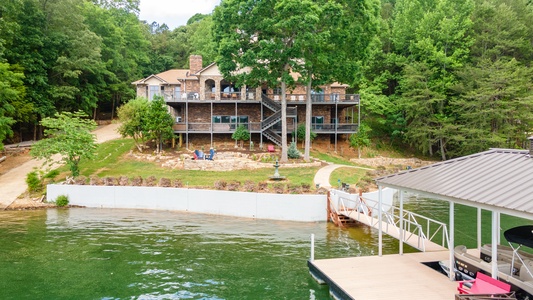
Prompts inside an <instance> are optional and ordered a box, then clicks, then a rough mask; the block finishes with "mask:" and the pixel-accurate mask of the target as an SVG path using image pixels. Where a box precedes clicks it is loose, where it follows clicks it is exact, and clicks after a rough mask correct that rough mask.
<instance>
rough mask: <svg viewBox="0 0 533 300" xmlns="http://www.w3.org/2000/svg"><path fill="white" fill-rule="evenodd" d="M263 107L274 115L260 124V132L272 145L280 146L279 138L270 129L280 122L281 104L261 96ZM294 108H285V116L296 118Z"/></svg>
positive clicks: (263, 95)
mask: <svg viewBox="0 0 533 300" xmlns="http://www.w3.org/2000/svg"><path fill="white" fill-rule="evenodd" d="M261 100H262V101H261V102H262V103H263V105H264V106H265V107H266V108H268V109H270V110H271V111H273V112H274V113H273V114H272V115H270V116H268V117H267V118H266V119H264V120H263V121H262V122H261V131H262V133H263V135H264V136H265V137H267V138H268V139H269V140H270V141H272V142H273V143H274V144H276V145H278V146H281V136H280V135H279V134H277V133H276V132H275V131H274V130H272V127H273V126H274V125H276V124H278V123H279V122H281V103H279V102H277V101H274V100H272V99H270V98H269V97H268V96H267V95H265V94H262V95H261ZM296 114H297V111H296V108H287V116H288V117H290V116H296Z"/></svg>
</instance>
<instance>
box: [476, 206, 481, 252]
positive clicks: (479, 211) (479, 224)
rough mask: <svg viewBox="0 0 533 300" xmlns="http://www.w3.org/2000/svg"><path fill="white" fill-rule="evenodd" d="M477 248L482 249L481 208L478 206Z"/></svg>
mask: <svg viewBox="0 0 533 300" xmlns="http://www.w3.org/2000/svg"><path fill="white" fill-rule="evenodd" d="M477 250H479V251H481V208H480V207H478V208H477Z"/></svg>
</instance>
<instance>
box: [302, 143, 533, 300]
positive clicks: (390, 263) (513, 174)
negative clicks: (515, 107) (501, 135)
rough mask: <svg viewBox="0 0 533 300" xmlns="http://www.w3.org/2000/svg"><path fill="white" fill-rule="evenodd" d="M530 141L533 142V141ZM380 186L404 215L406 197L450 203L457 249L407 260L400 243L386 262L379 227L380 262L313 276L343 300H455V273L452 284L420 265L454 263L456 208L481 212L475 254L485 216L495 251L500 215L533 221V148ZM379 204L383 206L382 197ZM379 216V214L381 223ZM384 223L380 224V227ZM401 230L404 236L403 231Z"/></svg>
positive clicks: (330, 267) (318, 268)
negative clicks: (488, 217)
mask: <svg viewBox="0 0 533 300" xmlns="http://www.w3.org/2000/svg"><path fill="white" fill-rule="evenodd" d="M529 139H530V141H531V142H533V137H531V138H529ZM376 182H377V184H378V187H379V190H380V192H381V190H382V189H383V188H384V187H390V188H394V189H397V190H398V191H399V197H398V198H399V206H400V211H402V209H403V198H404V195H405V193H406V192H409V193H413V194H417V195H420V196H423V197H428V198H432V199H437V200H442V201H447V202H448V203H449V227H448V231H449V232H448V236H449V245H453V246H449V247H448V250H447V251H439V252H424V253H417V254H404V253H403V243H400V249H399V254H398V255H385V256H383V255H382V246H383V245H382V235H383V229H382V228H381V227H379V228H378V231H379V250H378V256H377V257H354V258H350V259H338V261H336V260H316V261H310V262H309V266H310V271H311V273H312V274H313V276H318V277H320V278H322V279H324V281H325V282H326V283H327V284H329V286H330V291H331V292H332V294H333V295H334V296H335V297H336V298H339V299H413V297H414V295H416V298H420V299H453V295H454V294H456V293H457V292H456V291H457V290H456V287H457V283H456V282H454V281H453V280H454V274H453V272H450V275H449V278H446V277H445V276H444V275H442V274H439V273H438V272H437V271H434V270H432V269H431V268H429V267H426V266H425V265H423V264H421V262H429V261H432V262H435V261H442V260H449V261H451V262H453V261H455V260H454V246H455V244H454V232H455V228H454V214H455V204H461V205H466V206H471V207H475V208H477V249H474V250H480V249H481V246H482V241H481V211H482V210H486V211H489V212H490V213H491V240H490V241H485V242H489V243H490V244H492V245H498V244H500V236H501V229H503V230H506V229H508V228H500V225H501V224H500V215H501V214H506V215H510V216H515V217H520V218H524V219H527V220H533V145H531V144H530V149H529V150H516V149H491V150H488V151H485V152H481V153H477V154H473V155H469V156H465V157H460V158H456V159H452V160H448V161H444V162H440V163H436V164H433V165H430V166H426V167H422V168H417V169H411V170H406V171H403V172H400V173H397V174H394V175H390V176H385V177H382V178H378V179H376ZM379 201H380V202H381V201H382V200H381V197H380V199H379ZM380 205H381V204H380ZM378 211H381V210H378ZM381 215H382V214H379V216H380V217H381ZM381 223H382V222H381V220H380V222H379V224H381ZM400 224H401V223H400ZM524 225H529V224H524ZM400 226H401V225H400ZM400 230H401V231H404V229H403V228H401V227H400ZM497 251H498V247H492V257H497V255H498V253H497ZM421 266H423V267H425V268H427V270H428V271H429V272H433V273H426V272H425V270H426V269H422V268H421ZM491 266H492V277H494V278H497V274H498V265H497V261H496V260H492V263H491ZM422 270H424V271H422ZM354 273H356V274H354ZM422 274H423V275H422ZM430 274H432V275H430ZM419 275H421V276H419ZM395 282H398V284H396V283H395ZM363 283H364V284H363ZM365 286H367V287H368V289H369V290H371V292H370V293H368V292H367V291H366V289H365ZM417 286H418V288H417ZM440 289H443V290H442V291H441V290H440ZM422 290H424V291H425V290H427V292H428V293H432V291H433V292H436V291H437V290H439V293H443V294H444V295H446V296H444V298H441V297H439V296H436V294H438V293H435V294H434V295H433V294H431V295H430V294H427V296H419V293H420V292H421V291H422Z"/></svg>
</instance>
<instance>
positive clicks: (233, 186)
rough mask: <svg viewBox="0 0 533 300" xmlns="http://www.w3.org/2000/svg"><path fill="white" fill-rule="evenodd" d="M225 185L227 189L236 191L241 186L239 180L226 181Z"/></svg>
mask: <svg viewBox="0 0 533 300" xmlns="http://www.w3.org/2000/svg"><path fill="white" fill-rule="evenodd" d="M227 187H228V191H238V190H239V188H240V187H241V183H240V181H232V182H229V183H228V185H227Z"/></svg>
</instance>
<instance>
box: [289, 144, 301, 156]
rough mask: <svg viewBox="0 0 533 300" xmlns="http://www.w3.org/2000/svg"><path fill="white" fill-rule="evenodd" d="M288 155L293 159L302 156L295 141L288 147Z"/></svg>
mask: <svg viewBox="0 0 533 300" xmlns="http://www.w3.org/2000/svg"><path fill="white" fill-rule="evenodd" d="M287 156H288V157H289V158H292V159H296V158H300V157H301V156H302V154H301V153H300V151H298V148H296V143H295V142H292V143H291V145H290V146H289V149H287Z"/></svg>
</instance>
